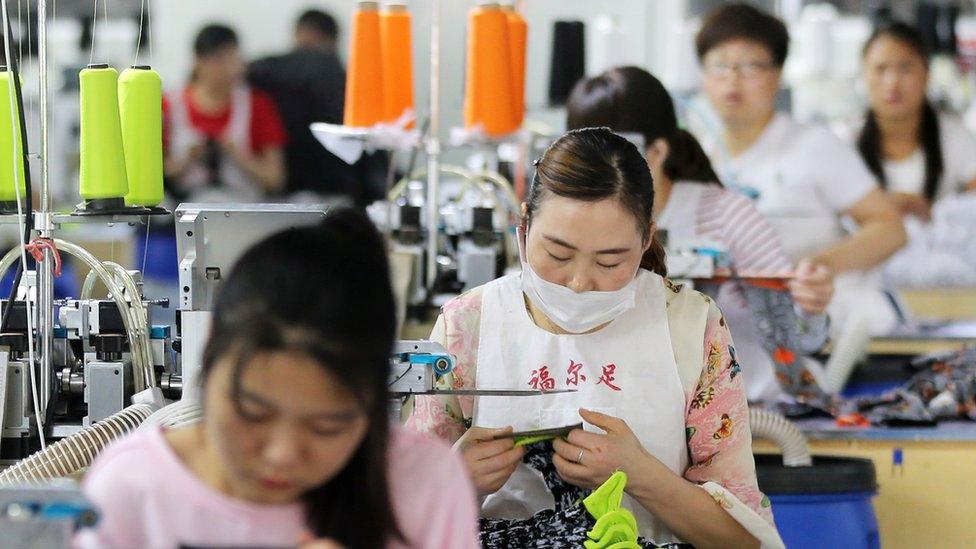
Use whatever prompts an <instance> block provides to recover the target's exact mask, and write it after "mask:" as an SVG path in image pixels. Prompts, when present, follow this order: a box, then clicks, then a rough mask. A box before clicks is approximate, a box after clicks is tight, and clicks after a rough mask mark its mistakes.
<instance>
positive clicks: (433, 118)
mask: <svg viewBox="0 0 976 549" xmlns="http://www.w3.org/2000/svg"><path fill="white" fill-rule="evenodd" d="M430 10H431V11H430V133H429V134H428V135H427V284H426V286H427V289H428V291H429V292H430V291H433V289H434V281H435V279H436V278H437V244H438V235H439V231H438V226H437V225H438V217H439V216H438V213H439V212H438V194H439V191H440V189H439V188H438V187H439V186H440V171H441V170H440V164H441V160H440V156H441V140H440V131H441V123H440V122H441V120H440V115H441V113H440V93H441V90H440V84H441V78H440V72H441V44H440V43H441V21H440V18H441V13H440V12H441V3H440V0H434V1H433V2H431V5H430Z"/></svg>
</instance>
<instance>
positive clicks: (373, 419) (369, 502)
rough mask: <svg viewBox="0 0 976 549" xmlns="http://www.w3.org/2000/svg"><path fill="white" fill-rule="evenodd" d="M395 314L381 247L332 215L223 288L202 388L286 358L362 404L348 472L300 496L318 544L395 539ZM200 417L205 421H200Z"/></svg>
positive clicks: (278, 243) (371, 231)
mask: <svg viewBox="0 0 976 549" xmlns="http://www.w3.org/2000/svg"><path fill="white" fill-rule="evenodd" d="M394 330H395V314H394V302H393V293H392V289H391V286H390V273H389V267H388V265H387V259H386V251H385V247H384V244H383V240H382V238H381V237H380V235H379V234H378V233H377V231H376V229H375V228H374V227H373V226H372V224H371V223H370V221H369V220H368V219H367V218H366V217H365V215H364V214H362V213H359V212H356V211H354V210H337V211H335V212H333V213H330V214H329V215H328V216H326V218H325V220H324V221H323V223H322V224H321V225H319V226H315V227H306V228H296V229H290V230H287V231H284V232H281V233H278V234H275V235H273V236H271V237H268V238H267V239H265V240H264V241H262V242H260V243H259V244H257V245H255V246H254V247H253V248H251V249H250V250H249V251H248V252H247V253H245V254H244V256H243V257H242V258H241V259H240V261H239V262H238V263H237V265H236V266H235V267H234V269H233V270H232V272H231V273H230V275H229V276H228V277H227V279H226V280H225V282H224V284H223V287H222V288H221V291H220V294H219V296H218V297H217V301H216V304H215V306H214V321H213V329H212V332H211V336H210V340H209V341H208V343H207V347H206V349H205V351H204V357H203V372H202V374H203V375H202V378H203V382H204V383H206V382H207V380H208V378H209V375H210V374H211V372H212V371H213V368H214V365H215V364H216V363H217V362H219V361H220V360H221V359H224V358H227V357H230V358H233V359H235V360H234V364H235V365H236V366H235V368H236V371H235V373H234V380H235V381H234V382H233V383H234V388H235V390H234V392H233V394H234V395H235V400H236V394H237V390H239V384H240V377H241V373H242V371H243V368H244V367H245V366H244V364H246V363H247V360H246V357H251V356H254V355H255V354H259V353H262V352H268V351H276V350H287V351H293V352H299V353H302V354H305V355H307V356H309V357H311V358H312V359H313V360H314V361H315V362H317V363H318V364H319V365H320V366H321V367H322V368H325V369H326V370H328V372H329V373H330V374H331V375H332V376H334V377H335V378H336V379H338V380H339V381H340V383H342V384H343V385H345V386H346V387H347V388H348V389H349V391H350V392H351V393H352V394H354V395H356V396H357V397H358V398H359V399H360V403H361V405H362V407H363V409H364V410H365V411H366V414H367V416H368V421H369V429H368V431H367V434H366V437H365V439H364V440H363V441H362V443H361V445H360V447H359V448H358V449H357V450H356V452H355V453H354V454H353V456H352V458H351V459H350V460H349V462H348V463H347V464H346V466H345V468H344V469H343V470H342V471H341V472H340V473H339V474H338V475H336V476H335V477H334V478H332V479H331V480H329V481H328V482H327V483H326V484H324V485H322V486H319V487H317V488H314V489H312V490H310V491H309V492H307V493H306V494H305V495H304V496H303V501H304V503H305V509H306V523H307V526H308V528H309V530H310V531H311V532H313V533H314V534H315V535H316V536H321V537H328V538H331V539H334V540H336V541H338V542H340V543H341V544H342V545H344V546H345V547H383V546H385V545H386V544H387V542H388V541H389V540H391V539H394V538H400V539H402V535H401V533H400V530H399V528H398V527H397V524H396V518H395V516H394V514H393V507H392V505H391V500H390V493H389V487H388V486H389V485H388V478H387V477H388V473H387V448H388V445H389V415H388V401H387V394H386V385H387V377H388V375H389V356H390V350H391V348H392V345H393V338H394ZM204 413H206V412H204Z"/></svg>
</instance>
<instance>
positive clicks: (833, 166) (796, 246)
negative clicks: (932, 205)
mask: <svg viewBox="0 0 976 549" xmlns="http://www.w3.org/2000/svg"><path fill="white" fill-rule="evenodd" d="M788 46H789V34H788V32H787V30H786V26H785V25H784V24H783V23H782V22H781V21H780V20H778V19H776V18H775V17H773V16H772V15H769V14H767V13H765V12H762V11H760V10H759V9H757V8H755V7H753V6H750V5H746V4H741V3H733V4H723V5H722V6H720V7H718V8H716V9H715V10H714V11H713V12H712V13H711V14H709V15H708V16H707V17H706V18H705V20H704V22H703V24H702V27H701V30H699V32H698V36H697V38H696V48H697V50H698V59H699V61H700V63H701V66H702V73H703V79H702V84H703V89H704V92H705V96H706V97H707V99H708V101H709V103H710V104H711V107H712V108H713V109H714V111H715V113H716V114H717V115H718V118H719V119H720V120H721V122H722V128H721V131H720V132H719V133H718V134H717V135H706V134H701V135H699V138H700V140H701V142H702V145H703V146H704V148H705V151H706V152H708V153H709V156H710V157H711V159H712V162H713V165H714V166H715V168H716V171H717V172H718V173H719V174H720V175H721V177H722V181H723V182H724V183H725V184H727V185H732V184H735V185H736V186H738V187H743V188H747V189H749V190H750V191H751V193H752V195H753V196H754V197H755V205H756V209H757V210H759V213H761V214H762V215H763V216H764V217H766V218H767V219H768V220H769V221H770V223H771V224H772V226H773V228H774V229H775V230H776V233H777V235H778V236H779V239H780V242H782V243H783V247H784V249H785V250H786V253H787V254H789V256H790V257H791V258H792V259H793V260H794V261H799V260H801V259H804V258H806V259H808V260H809V261H810V262H811V263H813V264H816V265H824V266H826V267H827V268H829V269H830V270H831V271H832V272H833V273H835V275H836V293H835V295H834V299H833V300H832V302H831V304H830V306H829V309H828V311H829V312H830V316H831V319H832V327H833V329H832V335H833V336H834V337H835V339H839V336H841V335H842V334H843V333H851V332H852V331H854V332H856V331H859V330H860V329H861V327H862V326H866V327H867V329H868V330H870V332H871V333H875V334H885V333H888V332H889V331H890V330H891V328H893V327H894V325H895V323H896V321H897V316H896V313H895V310H894V308H893V307H892V305H891V302H890V300H889V298H888V297H887V296H886V295H885V294H884V293H883V291H882V288H881V285H880V282H879V281H878V280H877V278H876V276H875V274H874V272H873V271H874V269H875V268H876V267H877V266H879V265H880V264H881V263H882V262H884V261H885V260H886V259H887V258H888V257H889V256H891V255H892V254H893V253H894V252H895V251H897V250H898V249H899V248H901V247H902V246H903V245H904V244H905V242H906V235H905V228H904V225H903V224H902V221H901V216H900V215H899V213H898V209H897V208H896V207H895V204H894V203H893V202H892V201H891V199H890V198H889V197H888V196H887V195H886V194H885V193H884V191H882V190H881V189H879V188H878V185H877V183H876V181H875V177H874V175H873V174H872V173H871V172H870V171H869V170H868V169H867V167H866V166H865V165H864V162H863V161H862V160H861V158H860V157H859V156H858V154H857V152H856V151H855V150H854V148H853V147H850V146H848V145H847V144H845V143H844V142H843V141H841V140H840V139H839V138H837V137H836V136H835V135H833V134H832V133H831V132H830V130H829V129H827V128H824V127H818V126H813V125H805V124H801V123H799V122H796V121H795V120H793V119H791V118H790V117H789V115H787V114H784V113H777V112H776V95H777V92H778V90H779V88H780V80H781V76H782V68H783V64H784V63H785V61H786V56H787V52H788ZM851 222H853V223H851Z"/></svg>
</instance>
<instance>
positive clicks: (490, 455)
mask: <svg viewBox="0 0 976 549" xmlns="http://www.w3.org/2000/svg"><path fill="white" fill-rule="evenodd" d="M511 432H512V428H511V427H504V428H502V429H485V428H484V427H471V428H470V429H468V430H467V432H466V433H464V435H462V436H461V438H459V439H458V441H457V442H455V443H454V450H455V451H456V452H458V453H459V454H461V458H462V459H463V460H464V463H465V465H466V466H467V468H468V471H470V473H471V478H472V479H473V480H474V486H475V489H476V490H477V491H478V495H479V496H482V497H483V496H487V495H489V494H494V493H495V492H497V491H498V490H499V489H500V488H501V487H502V486H503V485H504V484H505V483H506V482H508V477H510V476H512V473H514V472H515V469H516V467H518V464H519V463H521V462H522V457H523V456H524V455H525V448H523V447H516V446H515V440H514V439H512V438H502V439H498V440H494V439H495V437H498V436H499V435H505V434H509V433H511Z"/></svg>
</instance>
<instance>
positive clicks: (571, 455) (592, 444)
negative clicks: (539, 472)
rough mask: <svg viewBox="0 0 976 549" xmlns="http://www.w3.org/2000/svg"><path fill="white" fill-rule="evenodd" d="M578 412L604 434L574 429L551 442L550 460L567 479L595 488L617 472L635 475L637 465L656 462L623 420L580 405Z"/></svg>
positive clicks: (571, 482) (573, 482) (567, 480)
mask: <svg viewBox="0 0 976 549" xmlns="http://www.w3.org/2000/svg"><path fill="white" fill-rule="evenodd" d="M579 413H580V416H582V418H583V419H584V420H586V422H587V423H590V424H591V425H595V426H596V427H599V428H600V429H603V430H604V431H606V434H602V435H601V434H597V433H588V432H586V431H584V430H582V429H575V430H574V431H572V432H571V433H569V436H568V437H567V438H566V440H563V439H556V440H555V441H553V444H552V446H553V449H555V451H556V454H555V455H554V456H553V463H554V464H555V465H556V470H557V471H558V472H559V475H560V476H561V477H562V478H563V480H565V481H566V482H568V483H570V484H573V485H575V486H579V487H581V488H587V489H594V488H596V487H598V486H600V485H601V484H603V483H604V482H606V481H607V479H609V478H610V476H611V475H613V474H614V473H615V472H617V471H623V472H625V473H627V474H628V475H629V476H634V474H636V472H637V470H636V467H637V466H638V464H641V463H646V462H647V461H648V460H653V461H657V459H656V458H655V457H654V456H652V455H651V454H650V453H649V452H648V451H647V450H645V449H644V446H643V445H641V443H640V441H639V440H638V439H637V435H635V434H634V432H633V431H632V430H631V429H630V427H629V426H628V425H627V422H625V421H624V420H622V419H620V418H616V417H613V416H608V415H606V414H601V413H599V412H593V411H590V410H586V409H584V408H580V411H579ZM662 466H663V465H662Z"/></svg>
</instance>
